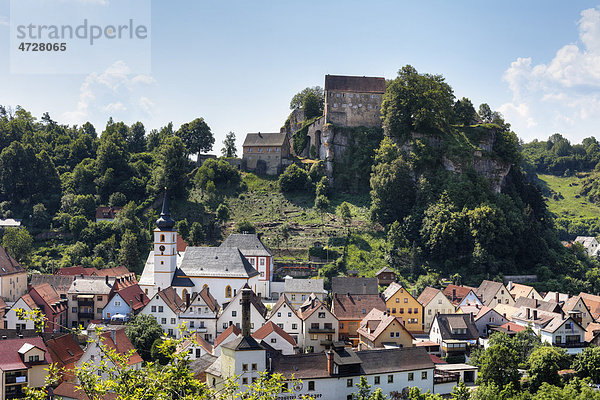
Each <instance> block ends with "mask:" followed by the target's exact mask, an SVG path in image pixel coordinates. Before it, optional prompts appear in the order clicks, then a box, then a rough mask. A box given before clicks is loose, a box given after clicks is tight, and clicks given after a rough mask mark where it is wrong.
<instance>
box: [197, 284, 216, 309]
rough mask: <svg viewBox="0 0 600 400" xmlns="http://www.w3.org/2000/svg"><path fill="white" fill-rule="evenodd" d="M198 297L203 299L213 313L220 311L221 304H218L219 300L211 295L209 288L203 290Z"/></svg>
mask: <svg viewBox="0 0 600 400" xmlns="http://www.w3.org/2000/svg"><path fill="white" fill-rule="evenodd" d="M198 296H200V297H202V300H204V302H205V303H206V305H207V306H208V308H210V310H211V311H212V312H215V311H217V310H218V309H219V303H217V300H216V299H215V298H214V297H213V296H212V294H210V289H209V288H208V286H206V287H204V288H202V290H201V291H200V293H198Z"/></svg>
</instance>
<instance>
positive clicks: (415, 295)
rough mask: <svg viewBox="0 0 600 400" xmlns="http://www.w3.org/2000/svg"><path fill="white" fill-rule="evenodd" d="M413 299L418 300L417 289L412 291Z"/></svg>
mask: <svg viewBox="0 0 600 400" xmlns="http://www.w3.org/2000/svg"><path fill="white" fill-rule="evenodd" d="M412 297H414V298H415V299H416V298H417V289H413V290H412Z"/></svg>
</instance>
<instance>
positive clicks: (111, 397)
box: [54, 381, 117, 400]
mask: <svg viewBox="0 0 600 400" xmlns="http://www.w3.org/2000/svg"><path fill="white" fill-rule="evenodd" d="M80 388H81V386H79V385H78V384H76V383H72V382H68V381H63V382H62V383H61V384H60V385H58V387H56V389H54V396H55V397H62V398H70V399H77V400H89V399H90V398H89V397H88V395H87V394H85V392H84V391H83V390H80ZM103 398H104V400H116V398H117V395H116V394H115V393H110V392H109V393H106V394H105V395H104V397H103Z"/></svg>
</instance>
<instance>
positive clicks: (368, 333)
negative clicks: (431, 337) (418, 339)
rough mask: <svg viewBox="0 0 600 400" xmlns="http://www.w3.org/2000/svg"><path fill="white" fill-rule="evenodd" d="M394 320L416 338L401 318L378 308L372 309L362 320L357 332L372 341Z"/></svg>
mask: <svg viewBox="0 0 600 400" xmlns="http://www.w3.org/2000/svg"><path fill="white" fill-rule="evenodd" d="M394 322H395V323H397V324H398V325H399V326H401V327H402V328H403V329H404V330H405V331H406V332H407V333H408V334H409V335H410V336H411V337H412V338H413V339H414V337H413V335H412V334H411V333H410V332H409V331H408V330H406V328H405V327H404V324H403V323H402V320H401V319H400V318H398V317H395V316H393V315H390V314H388V313H387V312H385V311H382V310H378V309H372V310H371V311H370V312H369V314H367V316H366V317H364V318H363V319H362V321H360V325H359V327H358V329H357V330H356V333H358V334H359V335H362V336H364V337H366V338H367V339H369V340H371V341H375V340H377V338H378V337H379V336H380V335H381V334H382V333H383V332H384V331H385V330H386V329H387V327H388V326H390V324H392V323H394Z"/></svg>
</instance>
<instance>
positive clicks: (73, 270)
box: [54, 265, 96, 275]
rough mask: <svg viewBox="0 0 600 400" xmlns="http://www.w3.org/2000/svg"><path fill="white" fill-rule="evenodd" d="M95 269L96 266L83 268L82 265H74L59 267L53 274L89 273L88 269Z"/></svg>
mask: <svg viewBox="0 0 600 400" xmlns="http://www.w3.org/2000/svg"><path fill="white" fill-rule="evenodd" d="M92 269H93V270H94V271H95V270H96V268H85V267H83V266H82V265H75V266H73V267H65V268H61V269H59V270H58V271H56V273H55V274H54V275H91V273H90V272H91V271H90V270H92Z"/></svg>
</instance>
